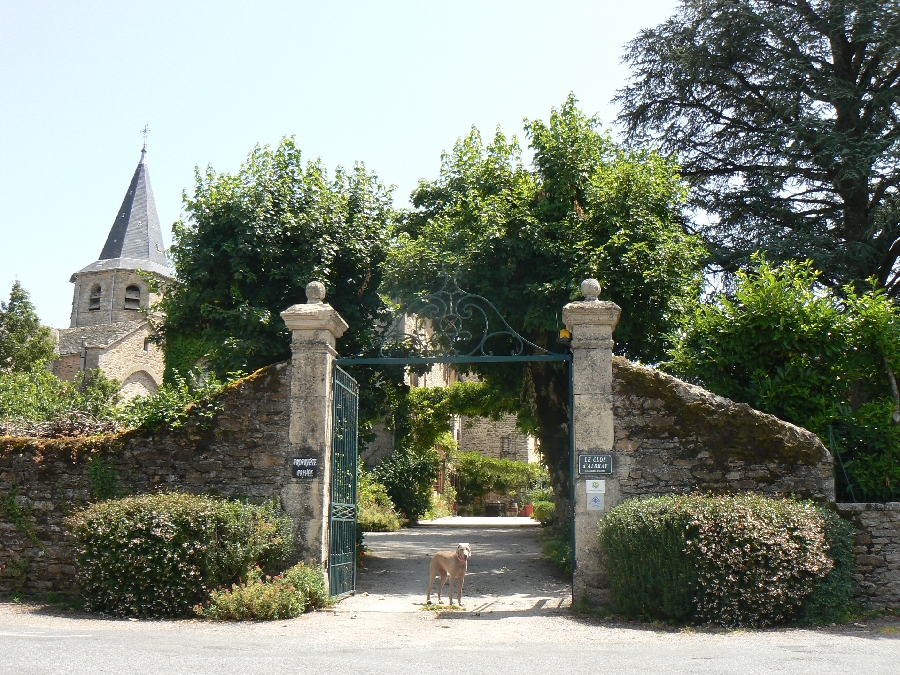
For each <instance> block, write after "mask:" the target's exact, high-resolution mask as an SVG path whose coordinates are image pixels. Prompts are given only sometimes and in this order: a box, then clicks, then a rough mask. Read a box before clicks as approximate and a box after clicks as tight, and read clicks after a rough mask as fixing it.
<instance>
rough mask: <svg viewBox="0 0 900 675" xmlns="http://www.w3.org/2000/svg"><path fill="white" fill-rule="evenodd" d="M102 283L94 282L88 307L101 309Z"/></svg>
mask: <svg viewBox="0 0 900 675" xmlns="http://www.w3.org/2000/svg"><path fill="white" fill-rule="evenodd" d="M101 290H102V289H101V288H100V284H94V285H93V286H92V287H91V297H90V300H89V301H88V309H100V292H101Z"/></svg>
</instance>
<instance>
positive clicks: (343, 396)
mask: <svg viewBox="0 0 900 675" xmlns="http://www.w3.org/2000/svg"><path fill="white" fill-rule="evenodd" d="M333 395H334V407H333V409H332V410H333V414H332V436H331V439H332V440H331V513H330V541H331V544H330V549H329V552H328V584H329V589H328V590H329V594H330V595H331V596H333V597H341V596H344V595H348V594H350V593H353V591H355V590H356V461H357V413H358V408H359V387H358V386H357V384H356V380H354V379H353V378H352V377H350V375H348V374H347V373H346V372H344V371H343V370H341V368H340V367H338V366H335V367H334V388H333Z"/></svg>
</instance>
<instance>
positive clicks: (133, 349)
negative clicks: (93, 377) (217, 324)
mask: <svg viewBox="0 0 900 675" xmlns="http://www.w3.org/2000/svg"><path fill="white" fill-rule="evenodd" d="M138 270H142V271H143V273H144V274H145V275H150V276H151V277H155V278H156V280H158V281H160V282H166V281H168V280H170V279H172V271H171V270H170V269H169V266H168V263H167V262H166V255H165V251H164V247H163V239H162V230H161V229H160V227H159V216H158V214H157V212H156V203H155V202H154V200H153V189H152V188H151V187H150V173H149V171H148V169H147V147H146V145H145V146H144V148H143V150H141V159H140V162H138V165H137V168H136V169H135V171H134V176H133V177H132V178H131V184H130V185H129V186H128V192H127V193H126V194H125V199H123V200H122V206H121V207H120V208H119V210H118V212H117V213H116V218H115V221H114V222H113V225H112V228H111V229H110V231H109V236H107V238H106V244H105V245H104V246H103V250H102V251H101V252H100V257H99V258H98V259H97V260H96V261H94V262H92V263H91V264H90V265H88V266H87V267H84V268H82V269H80V270H79V271H77V272H75V273H74V274H73V275H72V277H71V278H70V279H69V281H70V282H71V283H72V284H74V285H75V290H74V294H73V297H72V316H71V321H70V324H69V328H63V329H60V330H59V343H58V351H59V359H58V360H57V361H55V362H54V364H53V372H54V373H55V374H56V375H57V377H59V378H60V379H63V380H70V381H71V380H73V379H74V378H75V376H76V375H77V374H78V373H79V372H80V371H83V370H88V369H91V368H100V369H101V370H102V371H103V372H104V373H105V374H106V376H107V377H111V378H114V379H116V380H119V381H120V382H121V383H122V396H123V397H124V398H133V397H134V396H142V395H146V394H153V393H155V392H156V390H157V389H158V388H159V386H160V384H162V376H163V368H164V360H163V352H162V350H160V349H159V348H158V347H157V346H156V345H155V344H154V343H152V342H150V340H149V337H150V330H151V329H150V324H149V322H148V320H147V310H148V309H149V307H150V306H151V304H152V303H153V302H155V301H156V300H157V299H158V296H157V295H155V294H153V293H151V292H150V290H149V287H148V284H147V280H146V278H144V277H142V276H141V275H139V274H138Z"/></svg>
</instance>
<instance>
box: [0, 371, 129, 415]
mask: <svg viewBox="0 0 900 675" xmlns="http://www.w3.org/2000/svg"><path fill="white" fill-rule="evenodd" d="M121 387H122V385H121V383H120V382H118V381H117V380H112V379H109V378H107V377H106V376H105V375H104V374H103V371H102V370H100V369H99V368H93V369H91V370H87V371H82V372H80V373H78V375H77V376H76V377H75V380H74V381H73V382H66V381H65V380H60V379H59V378H58V377H56V375H54V374H53V373H51V372H50V371H49V370H47V369H46V368H34V369H33V370H28V371H24V372H13V373H2V374H0V420H17V421H24V422H47V421H52V420H58V419H61V418H66V417H67V416H69V415H71V414H72V413H82V414H84V415H87V416H89V417H92V418H94V419H96V420H108V419H112V418H114V417H116V415H117V411H116V405H117V404H118V402H119V391H120V389H121Z"/></svg>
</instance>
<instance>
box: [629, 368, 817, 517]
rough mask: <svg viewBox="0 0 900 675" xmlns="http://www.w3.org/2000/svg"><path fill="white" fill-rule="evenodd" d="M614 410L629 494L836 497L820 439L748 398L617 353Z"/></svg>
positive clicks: (631, 495) (815, 498) (632, 495)
mask: <svg viewBox="0 0 900 675" xmlns="http://www.w3.org/2000/svg"><path fill="white" fill-rule="evenodd" d="M613 412H614V416H615V422H614V429H615V438H614V445H613V451H614V456H615V457H617V458H618V459H619V461H620V463H621V464H622V465H624V466H620V469H619V471H617V475H618V476H619V477H620V480H619V486H620V488H621V492H622V496H623V498H628V497H634V496H638V495H644V494H666V493H673V492H676V493H677V492H691V491H694V490H700V491H715V492H726V491H727V492H745V491H753V492H759V493H761V494H765V495H769V496H791V495H794V496H796V497H799V498H803V499H814V500H817V501H834V478H833V474H832V458H831V454H830V453H829V452H828V450H827V448H825V446H824V445H822V443H821V441H820V440H819V438H818V437H817V436H816V435H815V434H813V433H812V432H810V431H807V430H806V429H801V428H800V427H797V426H794V425H793V424H789V423H787V422H783V421H782V420H779V419H778V418H776V417H773V416H772V415H767V414H765V413H762V412H759V411H758V410H754V409H753V408H751V407H750V406H748V405H746V404H743V403H735V402H733V401H730V400H728V399H726V398H722V397H721V396H716V395H715V394H712V393H710V392H708V391H706V390H705V389H701V388H700V387H696V386H694V385H691V384H688V383H686V382H683V381H681V380H678V379H676V378H674V377H672V376H670V375H666V374H665V373H661V372H659V371H657V370H654V369H652V368H647V367H644V366H640V365H638V364H635V363H632V362H630V361H627V360H626V359H624V358H621V357H614V358H613Z"/></svg>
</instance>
